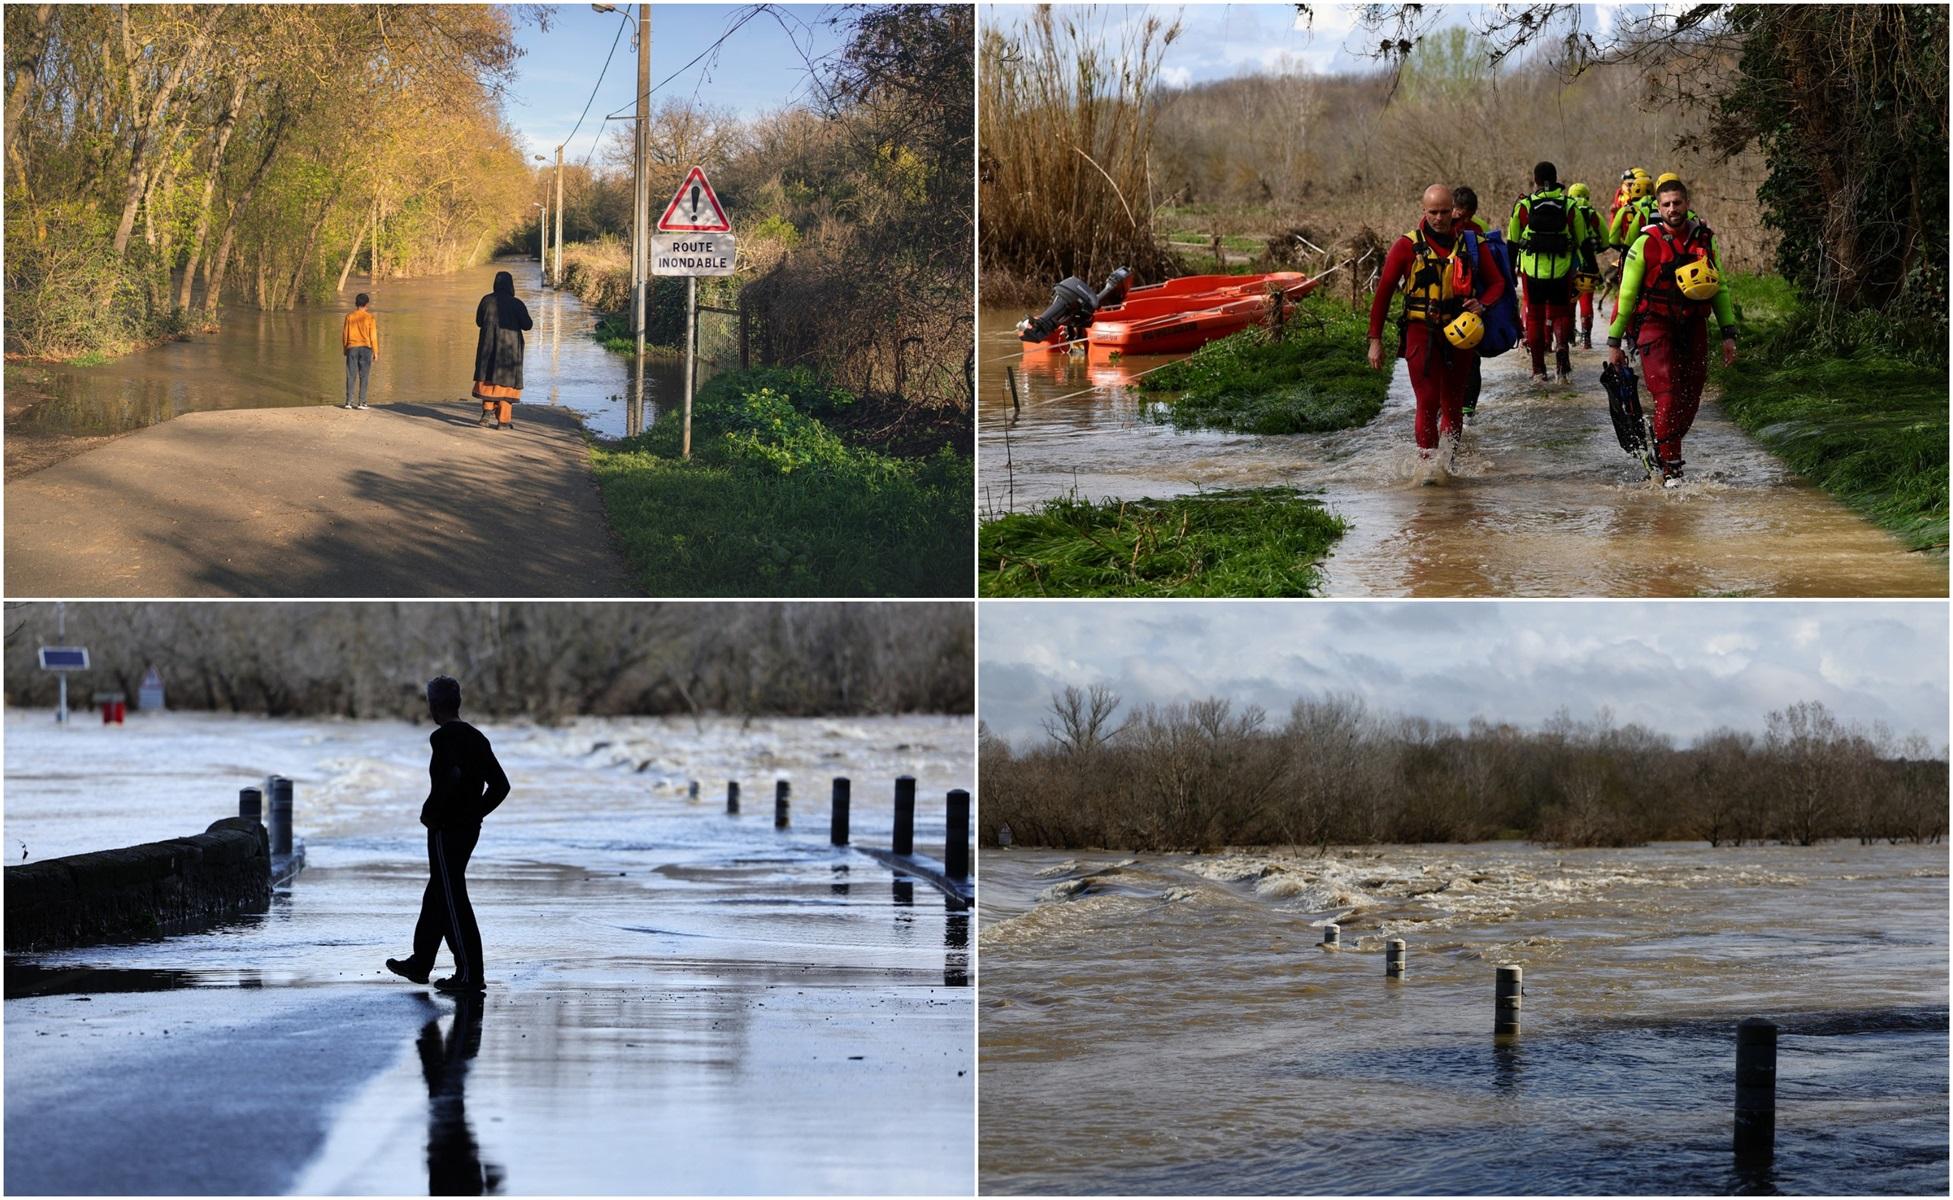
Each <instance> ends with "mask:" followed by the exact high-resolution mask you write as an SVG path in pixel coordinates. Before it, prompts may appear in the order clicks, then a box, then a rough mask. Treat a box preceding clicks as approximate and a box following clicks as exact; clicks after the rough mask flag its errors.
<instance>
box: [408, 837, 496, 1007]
mask: <svg viewBox="0 0 1953 1200" xmlns="http://www.w3.org/2000/svg"><path fill="white" fill-rule="evenodd" d="M480 839H481V826H479V825H472V826H466V827H463V828H460V829H430V830H428V831H427V891H426V892H425V893H423V894H422V896H421V898H420V920H419V921H418V922H416V923H415V925H414V957H413V963H414V965H415V966H417V967H420V968H421V969H423V970H426V971H428V972H430V973H431V972H432V971H433V969H434V960H435V959H436V958H437V957H438V956H439V955H440V953H441V942H442V941H443V940H445V941H446V942H447V944H448V949H449V950H450V951H452V952H453V954H454V974H455V977H456V978H458V979H473V980H477V981H479V980H486V979H487V978H488V976H487V975H485V974H483V972H482V958H481V927H480V926H478V925H476V924H475V908H474V906H473V905H472V904H470V903H468V879H467V870H468V856H469V855H471V854H473V853H474V852H475V843H476V842H477V841H479V840H480Z"/></svg>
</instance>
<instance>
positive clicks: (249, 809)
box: [237, 788, 264, 825]
mask: <svg viewBox="0 0 1953 1200" xmlns="http://www.w3.org/2000/svg"><path fill="white" fill-rule="evenodd" d="M237 815H238V816H240V817H243V818H244V819H245V820H247V821H256V822H257V823H258V824H260V825H262V824H264V793H263V792H261V791H259V790H258V789H257V788H239V789H238V790H237Z"/></svg>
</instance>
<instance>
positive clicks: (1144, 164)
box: [977, 8, 1180, 279]
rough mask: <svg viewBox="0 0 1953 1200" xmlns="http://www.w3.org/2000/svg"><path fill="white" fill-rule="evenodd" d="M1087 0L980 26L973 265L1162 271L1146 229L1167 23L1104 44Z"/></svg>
mask: <svg viewBox="0 0 1953 1200" xmlns="http://www.w3.org/2000/svg"><path fill="white" fill-rule="evenodd" d="M1105 19H1106V18H1105V17H1104V16H1103V15H1101V14H1099V13H1096V12H1094V11H1093V10H1092V9H1090V8H1063V9H1054V8H1040V9H1038V10H1037V11H1036V12H1035V13H1033V14H1032V15H1031V16H1030V17H1029V18H1027V19H1026V21H1025V22H1024V24H1023V25H1022V26H1019V27H1017V28H1013V29H1010V30H1008V31H999V30H994V29H993V30H987V31H986V32H985V33H984V38H983V50H982V73H981V76H980V79H981V84H980V88H981V98H980V101H979V103H978V106H977V111H978V113H979V119H980V122H981V131H980V132H981V137H982V147H983V148H982V152H981V154H980V156H979V163H978V178H979V180H980V183H981V198H982V202H981V208H980V211H981V214H982V229H983V237H982V242H981V245H982V250H981V253H982V261H983V264H984V266H985V268H986V270H987V269H989V268H991V267H1003V268H1007V269H1010V270H1013V271H1016V272H1018V273H1019V274H1022V275H1027V276H1029V277H1031V278H1033V279H1043V278H1047V277H1048V278H1050V279H1057V278H1061V277H1063V276H1066V275H1074V274H1085V275H1102V274H1105V273H1106V272H1108V271H1110V270H1111V269H1112V268H1114V267H1118V266H1130V267H1132V268H1133V269H1134V270H1135V271H1137V272H1139V273H1140V274H1141V275H1142V276H1144V277H1151V278H1158V277H1160V276H1161V275H1162V274H1164V273H1165V268H1166V266H1167V260H1166V252H1165V250H1164V248H1163V247H1161V246H1160V245H1159V244H1158V241H1157V239H1156V238H1155V236H1154V228H1153V208H1154V189H1153V186H1152V180H1151V178H1150V176H1149V173H1148V156H1149V154H1150V152H1151V149H1152V144H1153V105H1152V103H1151V98H1152V96H1153V93H1154V89H1155V86H1156V84H1157V81H1158V74H1159V66H1160V59H1161V56H1162V55H1163V54H1164V53H1165V52H1166V48H1167V46H1169V45H1170V44H1172V42H1173V41H1174V39H1175V38H1177V37H1178V36H1179V33H1180V27H1179V24H1178V22H1172V23H1168V22H1165V21H1161V20H1159V19H1158V18H1148V19H1146V20H1144V21H1141V22H1138V23H1136V24H1134V25H1132V26H1130V27H1128V32H1127V33H1126V34H1125V35H1124V38H1123V40H1122V41H1121V42H1120V44H1118V45H1117V46H1112V45H1108V44H1107V43H1106V40H1105V37H1104V31H1103V29H1102V28H1100V23H1101V22H1102V21H1104V20H1105Z"/></svg>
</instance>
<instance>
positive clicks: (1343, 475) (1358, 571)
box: [978, 309, 1947, 596]
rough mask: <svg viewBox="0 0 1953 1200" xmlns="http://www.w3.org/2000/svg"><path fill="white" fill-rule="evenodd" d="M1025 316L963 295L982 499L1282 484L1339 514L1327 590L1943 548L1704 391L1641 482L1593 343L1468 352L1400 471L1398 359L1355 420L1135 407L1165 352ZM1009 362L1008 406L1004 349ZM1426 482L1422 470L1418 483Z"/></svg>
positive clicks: (1712, 577) (1623, 591) (1892, 562)
mask: <svg viewBox="0 0 1953 1200" xmlns="http://www.w3.org/2000/svg"><path fill="white" fill-rule="evenodd" d="M1022 315H1023V314H1022V313H1019V312H1016V311H1015V310H1005V309H987V310H985V311H984V312H983V313H982V314H981V324H980V329H981V334H980V342H979V357H980V359H981V360H982V364H983V365H982V368H981V369H982V371H983V373H984V378H983V382H982V385H981V387H980V389H979V393H978V394H979V395H980V396H981V398H982V408H981V418H980V419H981V422H982V424H981V426H980V428H981V430H982V448H981V454H982V459H981V466H980V470H981V474H980V479H981V485H980V496H979V504H980V507H981V509H982V511H983V513H984V515H986V516H989V515H994V514H997V513H1002V512H1010V511H1019V512H1022V511H1026V510H1028V509H1029V508H1031V507H1033V506H1035V505H1036V504H1037V503H1038V502H1039V501H1042V500H1045V499H1048V498H1050V497H1053V496H1060V495H1065V494H1067V493H1070V492H1072V491H1074V490H1076V491H1077V493H1078V494H1079V495H1080V496H1081V497H1083V498H1090V499H1095V500H1096V499H1105V498H1117V499H1138V498H1142V497H1161V496H1175V495H1182V494H1186V493H1191V492H1196V491H1202V490H1215V489H1221V488H1238V487H1264V486H1287V487H1295V488H1298V489H1301V490H1305V491H1311V492H1317V493H1320V494H1321V496H1322V498H1323V500H1324V502H1325V503H1326V504H1327V506H1328V508H1329V509H1330V510H1331V511H1332V512H1335V513H1337V514H1339V515H1340V516H1342V517H1344V518H1345V519H1346V520H1348V521H1349V523H1350V530H1349V532H1348V533H1347V534H1346V535H1345V536H1344V537H1343V539H1342V541H1341V542H1340V543H1338V545H1337V547H1336V550H1335V553H1334V556H1333V557H1332V558H1330V559H1329V561H1328V562H1327V563H1325V564H1324V583H1323V591H1324V593H1325V594H1327V595H1337V596H1368V595H1388V596H1697V595H1732V594H1733V595H1763V596H1779V595H1781V596H1812V595H1815V596H1923V595H1930V596H1943V595H1945V594H1946V593H1947V561H1946V559H1945V558H1944V557H1943V556H1936V555H1931V554H1924V553H1909V552H1908V551H1907V549H1906V547H1905V546H1904V545H1903V544H1902V543H1901V542H1900V541H1899V540H1898V539H1896V538H1894V537H1892V536H1891V535H1890V534H1887V533H1886V532H1884V531H1883V530H1880V529H1879V528H1877V527H1876V526H1874V525H1872V524H1871V523H1870V522H1868V521H1865V520H1864V519H1862V518H1860V517H1859V516H1857V515H1856V514H1854V513H1852V512H1851V511H1850V510H1848V509H1847V508H1845V507H1844V506H1843V505H1842V504H1839V503H1838V502H1837V501H1835V500H1833V499H1831V498H1830V497H1829V496H1827V495H1825V494H1824V493H1823V492H1821V491H1819V490H1818V489H1817V488H1815V487H1812V486H1810V485H1809V484H1807V483H1805V482H1803V481H1802V480H1800V479H1799V478H1797V477H1796V476H1795V475H1793V474H1792V473H1791V471H1790V470H1789V468H1788V467H1786V466H1785V465H1784V464H1783V463H1782V462H1781V461H1779V460H1778V459H1777V458H1775V457H1774V456H1772V455H1771V454H1769V453H1768V452H1767V451H1765V450H1764V449H1763V448H1762V446H1761V445H1759V444H1758V443H1757V442H1756V441H1755V440H1753V439H1752V438H1750V437H1749V436H1748V435H1747V434H1745V433H1743V432H1742V430H1740V429H1738V428H1737V427H1736V426H1735V424H1734V423H1732V422H1731V421H1730V420H1729V419H1728V418H1727V417H1725V416H1724V415H1723V413H1722V411H1721V409H1720V407H1719V406H1718V405H1717V404H1716V403H1715V402H1714V400H1713V399H1711V400H1709V401H1707V402H1705V404H1704V406H1703V409H1702V412H1701V415H1700V416H1699V417H1698V418H1697V419H1696V423H1695V427H1694V429H1693V430H1692V431H1691V433H1690V434H1689V438H1688V440H1687V442H1686V443H1685V445H1684V453H1685V455H1686V456H1687V459H1688V464H1689V465H1688V483H1687V484H1686V486H1684V487H1683V488H1681V489H1679V490H1676V491H1667V492H1664V491H1662V490H1661V489H1659V488H1656V487H1653V486H1651V485H1650V484H1649V483H1648V482H1647V480H1646V478H1645V476H1642V475H1641V473H1640V471H1639V468H1638V467H1636V466H1635V464H1634V463H1633V462H1632V460H1630V459H1629V458H1628V457H1627V455H1625V454H1624V453H1622V452H1621V449H1620V446H1619V444H1618V443H1617V442H1616V441H1615V440H1614V433H1613V426H1612V424H1611V423H1610V422H1609V421H1608V418H1607V400H1606V394H1605V393H1604V392H1603V391H1602V389H1601V386H1600V379H1599V377H1600V367H1601V363H1602V362H1603V361H1604V351H1601V350H1592V351H1585V350H1576V351H1574V376H1575V379H1576V381H1577V382H1576V383H1574V384H1572V385H1568V386H1564V387H1562V386H1557V385H1555V386H1547V387H1537V388H1536V387H1534V386H1533V385H1532V384H1531V383H1530V381H1529V378H1528V376H1529V372H1530V369H1531V368H1530V360H1529V358H1528V357H1527V355H1526V354H1525V353H1524V351H1523V348H1521V349H1517V350H1514V351H1512V352H1510V353H1508V354H1506V355H1504V356H1502V357H1500V358H1496V359H1492V360H1490V361H1488V362H1487V363H1486V364H1485V386H1484V392H1483V396H1482V399H1481V401H1480V405H1479V410H1478V420H1477V423H1476V426H1475V428H1474V429H1472V430H1470V431H1467V433H1466V434H1465V435H1464V439H1463V442H1462V443H1461V445H1460V453H1459V458H1458V463H1457V468H1456V471H1455V473H1451V474H1446V473H1438V474H1436V475H1432V474H1431V473H1430V472H1429V471H1428V470H1425V471H1420V467H1419V463H1418V461H1417V457H1416V451H1415V448H1414V445H1413V443H1412V441H1411V414H1412V411H1413V409H1414V402H1413V398H1412V395H1411V389H1410V379H1409V375H1408V374H1407V368H1406V367H1405V366H1404V365H1403V364H1401V363H1399V364H1398V365H1397V366H1396V367H1395V368H1394V371H1395V373H1394V374H1393V376H1392V379H1391V385H1390V391H1389V395H1388V398H1387V399H1386V400H1385V402H1384V409H1383V412H1382V413H1381V414H1379V415H1378V417H1377V418H1376V419H1375V420H1373V421H1371V422H1370V423H1369V424H1368V425H1365V426H1363V427H1362V428H1359V429H1353V430H1342V431H1339V432H1336V433H1329V434H1296V435H1287V436H1275V437H1263V436H1256V435H1245V434H1233V433H1219V432H1214V431H1207V430H1198V431H1186V430H1178V429H1175V428H1173V427H1172V425H1170V424H1161V423H1158V422H1156V421H1154V420H1153V419H1152V418H1151V417H1150V416H1149V414H1148V411H1147V408H1146V406H1147V405H1148V404H1150V403H1151V400H1150V398H1142V397H1141V395H1140V393H1138V392H1137V390H1136V389H1134V388H1133V387H1132V386H1131V381H1132V380H1133V378H1134V377H1135V376H1137V375H1138V374H1139V373H1140V372H1143V371H1146V370H1149V369H1151V368H1153V367H1156V366H1159V365H1160V364H1162V363H1164V362H1166V361H1169V360H1167V359H1163V358H1147V357H1134V358H1130V359H1126V360H1124V361H1122V362H1119V363H1109V362H1106V361H1102V360H1099V359H1098V358H1097V357H1096V356H1093V357H1092V358H1091V359H1090V360H1089V361H1088V359H1087V358H1086V357H1085V356H1083V355H1069V356H1068V355H1054V354H1048V353H1047V354H1041V355H1021V353H1020V346H1019V343H1018V341H1017V339H1016V337H1015V335H1014V334H1013V333H1012V332H1011V327H1012V325H1013V324H1014V323H1015V322H1016V320H1017V319H1018V318H1020V317H1021V316H1022ZM1006 367H1014V368H1015V369H1016V372H1017V379H1018V385H1017V386H1018V389H1019V395H1018V399H1019V404H1020V408H1019V410H1018V412H1017V413H1015V414H1013V411H1012V407H1011V403H1010V398H1009V392H1008V387H1007V383H1006V379H1005V374H1004V372H1005V368H1006ZM1427 484H1435V485H1436V486H1427Z"/></svg>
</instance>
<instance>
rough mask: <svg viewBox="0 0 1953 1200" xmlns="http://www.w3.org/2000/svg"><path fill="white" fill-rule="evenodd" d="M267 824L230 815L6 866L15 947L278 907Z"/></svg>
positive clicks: (98, 938) (161, 928)
mask: <svg viewBox="0 0 1953 1200" xmlns="http://www.w3.org/2000/svg"><path fill="white" fill-rule="evenodd" d="M270 851H271V844H270V837H269V835H268V834H267V833H266V832H265V828H264V826H262V825H260V824H258V823H257V822H255V821H250V820H246V819H244V818H242V817H225V818H224V819H223V820H221V821H217V822H215V823H213V824H212V825H211V826H210V828H209V829H208V830H206V831H204V832H203V833H199V834H193V835H191V836H190V837H181V838H171V839H170V840H169V841H166V842H148V843H145V844H143V845H140V846H125V847H123V848H122V849H119V850H99V851H96V852H95V853H92V854H71V855H69V856H67V857H66V858H50V859H48V860H47V861H45V862H38V863H25V864H22V865H20V866H12V867H8V868H7V869H6V872H5V883H6V943H7V944H6V948H7V949H8V950H9V951H15V950H30V949H57V948H61V947H67V946H87V945H92V944H94V943H97V942H111V941H122V940H126V939H129V938H139V937H150V936H155V935H158V934H164V933H169V932H172V931H175V930H179V929H183V928H187V927H191V926H195V925H197V924H200V923H202V922H205V921H209V920H212V919H215V918H218V917H227V916H232V915H234V914H237V913H250V912H264V911H265V910H266V909H268V908H269V907H270V905H271V854H270Z"/></svg>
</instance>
